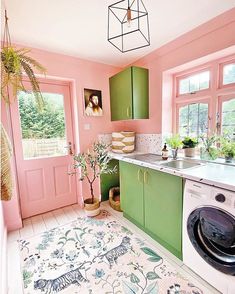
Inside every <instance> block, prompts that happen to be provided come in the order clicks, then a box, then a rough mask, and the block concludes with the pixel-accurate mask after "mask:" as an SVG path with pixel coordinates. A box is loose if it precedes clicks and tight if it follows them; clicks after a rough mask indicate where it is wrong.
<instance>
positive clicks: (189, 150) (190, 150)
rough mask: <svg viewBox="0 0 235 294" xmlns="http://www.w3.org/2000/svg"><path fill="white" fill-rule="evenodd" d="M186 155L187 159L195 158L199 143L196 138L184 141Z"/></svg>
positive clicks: (187, 138) (186, 138)
mask: <svg viewBox="0 0 235 294" xmlns="http://www.w3.org/2000/svg"><path fill="white" fill-rule="evenodd" d="M182 144H183V149H184V154H185V156H186V157H194V156H195V147H196V146H197V145H198V141H197V139H196V138H192V137H189V136H187V137H185V138H184V140H183V141H182Z"/></svg>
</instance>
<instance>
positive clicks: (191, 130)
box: [179, 103, 208, 137]
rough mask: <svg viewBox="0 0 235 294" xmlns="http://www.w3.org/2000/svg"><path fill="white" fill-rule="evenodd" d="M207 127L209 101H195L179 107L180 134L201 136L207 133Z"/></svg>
mask: <svg viewBox="0 0 235 294" xmlns="http://www.w3.org/2000/svg"><path fill="white" fill-rule="evenodd" d="M207 128H208V104H207V103H193V104H188V105H186V106H183V107H180V108H179V134H180V136H181V137H184V136H192V137H199V136H200V135H202V134H206V133H207Z"/></svg>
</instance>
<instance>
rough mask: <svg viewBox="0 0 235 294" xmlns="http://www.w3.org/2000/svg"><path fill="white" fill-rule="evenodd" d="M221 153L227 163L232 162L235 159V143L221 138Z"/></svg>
mask: <svg viewBox="0 0 235 294" xmlns="http://www.w3.org/2000/svg"><path fill="white" fill-rule="evenodd" d="M220 152H221V155H223V156H224V158H225V162H228V163H229V162H232V161H233V158H234V157H235V142H232V141H231V140H229V139H227V138H221V140H220Z"/></svg>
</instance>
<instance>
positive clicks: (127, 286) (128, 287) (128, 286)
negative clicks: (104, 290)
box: [122, 281, 139, 294]
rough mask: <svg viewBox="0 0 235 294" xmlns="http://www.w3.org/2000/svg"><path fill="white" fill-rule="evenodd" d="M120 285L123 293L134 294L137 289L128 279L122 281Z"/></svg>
mask: <svg viewBox="0 0 235 294" xmlns="http://www.w3.org/2000/svg"><path fill="white" fill-rule="evenodd" d="M122 287H123V290H124V293H125V294H136V293H138V291H139V288H138V287H137V286H136V285H134V284H132V283H130V282H128V281H122Z"/></svg>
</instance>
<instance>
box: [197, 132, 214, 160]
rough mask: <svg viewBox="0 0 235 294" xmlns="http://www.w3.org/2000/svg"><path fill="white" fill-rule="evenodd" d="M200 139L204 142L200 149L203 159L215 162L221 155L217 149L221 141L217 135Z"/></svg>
mask: <svg viewBox="0 0 235 294" xmlns="http://www.w3.org/2000/svg"><path fill="white" fill-rule="evenodd" d="M200 138H201V141H202V147H201V148H200V157H201V159H204V160H215V159H216V158H217V157H218V155H219V151H218V149H217V147H216V144H217V143H218V140H219V138H218V136H217V135H215V134H214V135H211V136H208V135H207V136H204V135H202V136H201V137H200Z"/></svg>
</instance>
